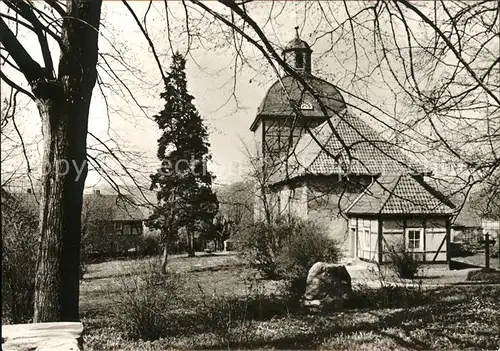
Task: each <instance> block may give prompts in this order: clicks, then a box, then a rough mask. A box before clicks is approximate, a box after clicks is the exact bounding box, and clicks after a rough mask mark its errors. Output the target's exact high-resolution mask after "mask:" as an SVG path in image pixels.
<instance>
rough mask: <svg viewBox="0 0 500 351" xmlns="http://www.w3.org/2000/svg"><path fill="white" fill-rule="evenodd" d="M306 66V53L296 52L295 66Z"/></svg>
mask: <svg viewBox="0 0 500 351" xmlns="http://www.w3.org/2000/svg"><path fill="white" fill-rule="evenodd" d="M303 67H304V54H303V53H302V52H300V51H298V52H297V53H296V54H295V68H303Z"/></svg>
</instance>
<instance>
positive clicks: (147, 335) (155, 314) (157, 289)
mask: <svg viewBox="0 0 500 351" xmlns="http://www.w3.org/2000/svg"><path fill="white" fill-rule="evenodd" d="M160 271H161V269H160V265H159V263H157V262H154V263H150V264H148V266H147V267H146V269H145V270H144V271H142V272H130V274H129V275H127V276H125V277H123V278H122V279H121V280H120V283H121V285H122V288H121V289H120V291H119V292H118V293H115V294H113V295H112V296H111V297H110V298H111V300H112V302H113V303H112V306H111V314H112V316H113V317H114V321H115V322H116V323H117V328H118V329H119V330H120V331H121V332H122V333H123V335H124V336H125V337H128V338H131V339H135V340H138V339H142V340H156V339H158V338H160V337H162V336H165V335H166V334H167V333H168V330H169V327H170V326H171V323H170V319H169V317H168V313H169V312H170V311H171V310H172V309H173V308H174V307H175V306H176V305H177V304H178V303H179V301H180V296H181V280H180V278H179V277H178V276H176V275H175V274H173V273H168V274H161V273H160Z"/></svg>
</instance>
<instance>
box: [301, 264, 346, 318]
mask: <svg viewBox="0 0 500 351" xmlns="http://www.w3.org/2000/svg"><path fill="white" fill-rule="evenodd" d="M351 294H352V285H351V276H350V275H349V272H347V269H346V267H345V266H344V265H342V264H335V263H326V262H316V263H315V264H314V265H313V266H312V267H311V268H310V269H309V273H308V275H307V280H306V291H305V293H304V296H303V298H302V303H303V305H304V306H305V307H309V308H312V309H324V308H326V307H328V306H331V305H337V304H338V303H341V302H342V301H343V300H345V299H347V298H349V297H350V296H351Z"/></svg>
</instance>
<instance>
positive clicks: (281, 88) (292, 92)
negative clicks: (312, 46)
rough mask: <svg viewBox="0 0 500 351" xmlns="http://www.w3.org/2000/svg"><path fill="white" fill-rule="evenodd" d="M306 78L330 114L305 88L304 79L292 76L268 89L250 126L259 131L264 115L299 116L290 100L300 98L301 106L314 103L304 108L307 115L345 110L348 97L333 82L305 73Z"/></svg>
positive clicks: (330, 114)
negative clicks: (301, 81) (345, 98)
mask: <svg viewBox="0 0 500 351" xmlns="http://www.w3.org/2000/svg"><path fill="white" fill-rule="evenodd" d="M302 77H303V79H304V80H305V82H306V84H307V85H309V87H311V88H312V89H313V90H314V91H315V93H316V94H317V95H318V96H319V98H320V100H321V103H322V104H323V105H324V107H325V109H326V112H327V116H325V113H323V112H324V111H323V110H322V109H321V106H320V104H319V103H318V101H317V100H316V99H315V98H314V97H313V96H312V95H311V94H310V93H309V92H307V91H306V90H305V88H304V86H303V85H302V84H301V83H300V82H298V81H297V80H296V79H295V78H294V77H292V76H284V77H282V78H281V79H279V80H277V81H276V82H275V83H274V84H273V85H272V86H271V87H270V88H269V90H268V91H267V93H266V95H265V97H264V99H263V100H262V102H261V104H260V106H259V107H258V109H257V116H256V117H255V120H254V121H253V123H252V125H251V126H250V130H251V131H253V132H255V130H256V129H257V127H258V126H259V124H260V121H261V119H262V117H266V116H267V117H283V118H288V117H291V116H295V112H294V110H293V108H292V105H291V104H290V100H292V101H296V102H297V103H298V105H299V106H300V105H302V104H303V103H306V104H308V105H310V107H309V108H307V109H306V108H304V109H301V113H302V114H303V115H304V117H307V118H319V119H323V120H325V119H327V118H328V117H331V116H334V115H335V114H337V113H339V112H340V111H342V110H344V109H345V107H346V104H345V101H344V98H343V97H342V95H341V94H340V92H339V90H338V89H337V88H336V87H335V86H334V85H333V84H330V83H328V82H327V81H325V80H323V79H320V78H317V77H314V76H312V75H303V76H302Z"/></svg>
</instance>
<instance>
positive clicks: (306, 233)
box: [239, 218, 341, 286]
mask: <svg viewBox="0 0 500 351" xmlns="http://www.w3.org/2000/svg"><path fill="white" fill-rule="evenodd" d="M239 241H240V243H241V245H242V249H243V251H244V252H245V253H246V256H247V258H248V259H249V260H250V264H251V265H252V266H253V267H255V268H257V269H258V270H259V271H260V272H261V273H262V274H263V275H264V276H265V277H266V278H286V279H290V280H294V281H295V280H296V279H298V280H297V281H296V282H295V283H294V284H293V285H294V286H299V285H300V281H301V280H304V282H303V283H304V284H305V278H306V277H307V273H308V272H309V269H310V268H311V266H312V265H313V264H314V263H316V262H318V261H324V262H338V261H339V259H340V256H341V253H340V249H339V246H338V243H337V242H335V241H334V240H332V239H330V238H329V237H328V235H327V232H326V230H325V228H323V227H321V226H319V225H317V224H315V223H313V222H312V221H307V220H302V219H299V218H292V219H290V220H283V219H279V220H278V221H276V222H275V223H272V224H267V223H254V224H252V225H250V226H248V227H247V229H246V230H244V231H243V235H241V237H240V238H239ZM304 286H305V285H304Z"/></svg>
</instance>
